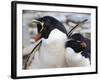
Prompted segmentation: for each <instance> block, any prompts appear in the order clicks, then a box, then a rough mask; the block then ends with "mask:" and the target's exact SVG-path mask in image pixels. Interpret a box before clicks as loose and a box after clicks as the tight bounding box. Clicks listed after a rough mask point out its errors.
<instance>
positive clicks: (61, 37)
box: [42, 29, 67, 44]
mask: <svg viewBox="0 0 100 80" xmlns="http://www.w3.org/2000/svg"><path fill="white" fill-rule="evenodd" d="M66 39H67V37H66V34H65V33H63V32H61V31H60V30H58V29H54V30H52V31H51V33H50V35H49V37H48V38H47V39H44V38H42V41H43V42H44V41H45V42H46V43H48V44H49V43H58V42H59V43H60V42H65V41H66Z"/></svg>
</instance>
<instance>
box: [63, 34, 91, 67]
mask: <svg viewBox="0 0 100 80" xmlns="http://www.w3.org/2000/svg"><path fill="white" fill-rule="evenodd" d="M90 47H91V41H90V39H87V38H85V37H83V36H82V35H81V34H80V33H75V34H73V35H71V36H70V39H69V41H67V42H66V54H65V55H66V56H65V57H66V61H67V63H68V66H69V67H80V66H90V64H91V48H90Z"/></svg>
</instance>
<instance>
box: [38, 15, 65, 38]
mask: <svg viewBox="0 0 100 80" xmlns="http://www.w3.org/2000/svg"><path fill="white" fill-rule="evenodd" d="M37 20H38V21H40V22H43V30H42V31H40V30H41V27H42V25H41V24H39V23H38V24H37V27H38V33H41V34H42V35H41V37H43V38H48V36H49V34H50V32H51V31H52V30H53V29H55V28H56V29H59V30H60V31H62V32H63V33H65V34H67V31H66V29H65V27H64V26H63V24H62V23H61V22H60V21H58V20H57V19H56V18H54V17H51V16H44V17H42V18H38V19H37Z"/></svg>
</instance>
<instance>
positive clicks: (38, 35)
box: [33, 33, 41, 41]
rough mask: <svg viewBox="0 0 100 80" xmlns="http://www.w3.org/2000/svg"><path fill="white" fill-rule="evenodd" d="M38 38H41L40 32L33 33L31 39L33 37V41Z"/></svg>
mask: <svg viewBox="0 0 100 80" xmlns="http://www.w3.org/2000/svg"><path fill="white" fill-rule="evenodd" d="M40 38H41V33H38V34H35V35H34V36H33V39H34V40H35V41H38V40H39V39H40Z"/></svg>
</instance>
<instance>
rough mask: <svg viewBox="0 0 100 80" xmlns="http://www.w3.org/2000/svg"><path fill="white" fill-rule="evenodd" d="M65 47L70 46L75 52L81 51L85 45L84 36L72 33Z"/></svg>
mask: <svg viewBox="0 0 100 80" xmlns="http://www.w3.org/2000/svg"><path fill="white" fill-rule="evenodd" d="M66 47H71V48H72V49H73V50H74V51H75V52H76V53H78V52H81V51H83V50H84V49H85V48H86V47H87V45H86V43H85V42H84V37H83V36H82V35H81V34H80V33H75V34H73V35H72V36H71V37H70V39H69V41H67V43H66Z"/></svg>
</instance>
